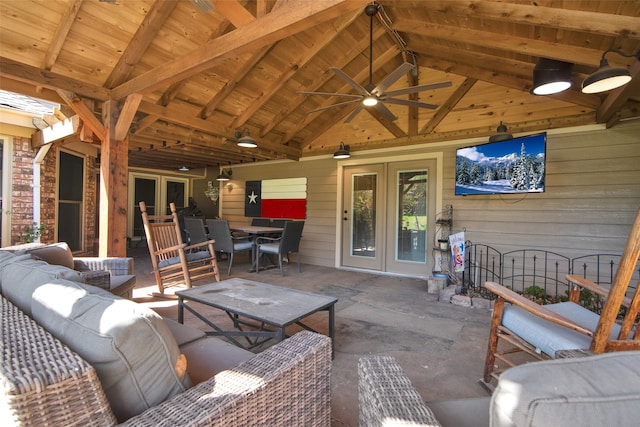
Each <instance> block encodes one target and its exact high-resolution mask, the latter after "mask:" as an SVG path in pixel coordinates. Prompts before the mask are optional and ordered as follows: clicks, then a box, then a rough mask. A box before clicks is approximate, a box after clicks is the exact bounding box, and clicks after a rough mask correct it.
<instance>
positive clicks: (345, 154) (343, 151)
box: [333, 142, 351, 159]
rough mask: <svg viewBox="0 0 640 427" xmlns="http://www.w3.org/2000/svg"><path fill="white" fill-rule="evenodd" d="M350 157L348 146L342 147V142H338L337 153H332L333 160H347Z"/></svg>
mask: <svg viewBox="0 0 640 427" xmlns="http://www.w3.org/2000/svg"><path fill="white" fill-rule="evenodd" d="M349 157H351V153H350V152H349V146H348V145H344V142H340V148H339V149H338V151H336V152H335V153H333V158H334V159H348V158H349Z"/></svg>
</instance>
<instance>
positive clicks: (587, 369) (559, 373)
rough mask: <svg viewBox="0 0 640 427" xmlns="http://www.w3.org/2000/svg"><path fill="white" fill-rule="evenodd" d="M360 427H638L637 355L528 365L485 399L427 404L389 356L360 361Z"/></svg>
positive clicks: (508, 373)
mask: <svg viewBox="0 0 640 427" xmlns="http://www.w3.org/2000/svg"><path fill="white" fill-rule="evenodd" d="M358 376H359V384H358V387H359V390H358V391H359V410H360V412H359V416H360V427H374V426H375V427H381V426H387V425H411V426H430V427H436V426H445V427H446V426H455V427H466V426H473V427H481V426H489V425H491V426H500V427H507V426H510V427H515V426H519V427H523V426H545V427H553V426H562V427H571V426H576V427H585V426H587V427H588V426H598V427H600V426H636V425H638V420H640V381H639V380H638V378H640V352H638V351H628V352H618V353H607V354H603V355H596V356H593V355H592V356H586V357H576V358H567V359H555V360H548V361H543V362H535V363H528V364H524V365H519V366H516V367H513V368H511V369H508V370H506V371H505V372H503V373H502V374H501V375H500V378H499V381H498V384H497V386H496V388H495V390H494V391H493V394H492V396H491V397H488V396H487V397H479V398H469V399H451V400H440V401H433V402H427V403H426V404H425V403H424V402H423V401H422V399H421V397H420V395H419V394H418V393H417V391H416V390H415V389H414V388H413V386H412V385H411V381H410V380H409V379H408V378H407V376H406V375H405V374H404V372H403V370H402V368H401V367H400V366H399V365H398V363H397V362H396V360H395V359H394V358H393V357H363V358H361V359H360V360H359V362H358Z"/></svg>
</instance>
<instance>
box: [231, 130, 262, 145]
mask: <svg viewBox="0 0 640 427" xmlns="http://www.w3.org/2000/svg"><path fill="white" fill-rule="evenodd" d="M235 136H236V139H237V140H238V142H237V144H238V146H239V147H245V148H256V147H257V146H258V143H257V142H256V140H255V139H253V138H252V137H251V134H250V133H249V130H248V129H245V130H244V136H242V132H241V131H238V130H237V131H236V132H235Z"/></svg>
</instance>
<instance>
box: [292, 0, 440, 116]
mask: <svg viewBox="0 0 640 427" xmlns="http://www.w3.org/2000/svg"><path fill="white" fill-rule="evenodd" d="M378 8H379V6H378V4H376V3H370V4H368V5H367V6H366V7H365V8H364V12H365V13H366V14H367V16H369V83H368V84H367V85H366V86H362V85H360V84H359V83H358V82H356V81H355V80H353V79H352V78H351V77H349V76H348V75H347V74H346V73H345V72H344V71H342V70H340V69H339V68H334V67H332V68H330V70H331V71H333V72H334V73H335V74H336V75H337V76H338V77H340V78H341V79H342V80H344V81H345V82H347V83H348V84H349V85H350V86H352V87H353V88H354V89H355V90H356V92H357V94H352V93H332V92H298V93H300V94H303V95H320V96H341V97H346V98H353V99H351V100H349V101H344V102H339V103H337V104H333V105H328V106H326V107H320V108H316V109H315V110H311V111H309V113H315V112H317V111H323V110H327V109H329V108H334V107H342V106H344V105H348V104H354V103H359V104H360V105H358V107H357V108H356V109H355V110H353V112H352V113H351V114H350V115H349V117H347V119H346V120H345V121H344V122H345V123H349V122H350V121H351V120H353V118H354V117H355V116H356V115H358V113H359V112H360V111H362V110H363V109H364V108H367V107H372V108H375V109H376V110H377V111H378V112H380V114H382V115H383V116H384V117H385V118H386V119H387V120H390V121H394V120H396V119H397V117H396V116H395V115H394V114H393V113H392V112H391V111H390V110H389V109H388V108H387V107H386V106H385V105H384V104H385V103H386V104H396V105H406V106H409V107H420V108H429V109H432V110H434V109H436V108H438V106H437V105H434V104H427V103H425V102H419V101H413V100H407V99H397V98H394V97H395V96H399V95H407V94H411V93H416V92H422V91H425V90H430V89H439V88H443V87H449V86H451V82H441V83H431V84H425V85H419V86H410V87H407V88H404V89H398V90H392V91H387V89H388V88H389V87H390V86H391V85H392V84H394V83H395V82H396V81H397V80H398V79H399V78H400V77H402V76H403V75H405V74H406V73H408V72H409V71H411V70H412V69H413V67H414V66H415V65H413V64H410V63H408V62H405V63H404V64H402V65H400V66H399V67H398V68H396V69H395V70H394V71H393V72H392V73H391V74H389V75H387V76H386V77H385V78H384V79H383V80H382V81H381V82H380V83H379V84H378V85H377V86H376V85H374V84H373V17H374V16H375V15H376V13H378Z"/></svg>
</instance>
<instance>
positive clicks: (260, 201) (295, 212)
mask: <svg viewBox="0 0 640 427" xmlns="http://www.w3.org/2000/svg"><path fill="white" fill-rule="evenodd" d="M306 214H307V178H286V179H265V180H262V181H247V182H246V185H245V203H244V215H245V216H248V217H263V218H290V219H305V218H306V216H307V215H306Z"/></svg>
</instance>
